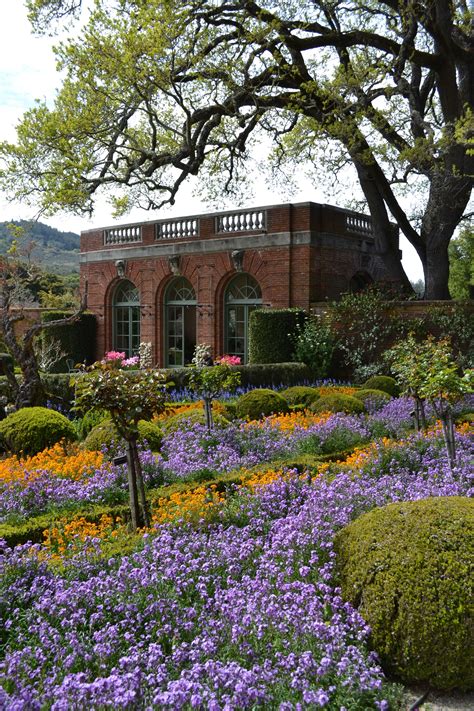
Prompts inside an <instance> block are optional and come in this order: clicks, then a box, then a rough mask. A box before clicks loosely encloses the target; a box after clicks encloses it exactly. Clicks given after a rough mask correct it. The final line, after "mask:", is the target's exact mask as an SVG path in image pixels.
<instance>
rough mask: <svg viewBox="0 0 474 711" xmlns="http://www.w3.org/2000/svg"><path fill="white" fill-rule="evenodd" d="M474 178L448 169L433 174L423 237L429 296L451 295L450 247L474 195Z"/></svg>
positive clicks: (431, 298) (428, 297)
mask: <svg viewBox="0 0 474 711" xmlns="http://www.w3.org/2000/svg"><path fill="white" fill-rule="evenodd" d="M471 189H472V181H471V180H470V179H469V178H460V177H457V176H456V175H454V174H450V173H449V172H448V171H445V172H440V173H437V174H435V175H433V177H432V179H431V185H430V195H429V199H428V203H427V206H426V210H425V214H424V215H423V220H422V225H421V238H422V240H423V242H424V243H425V245H426V263H425V264H423V269H424V273H425V299H427V300H436V299H442V300H446V299H450V298H451V296H450V294H449V287H448V279H449V257H448V247H449V243H450V241H451V239H452V236H453V234H454V231H455V229H456V227H457V226H458V224H459V221H460V220H461V217H462V216H463V214H464V211H465V209H466V206H467V204H468V202H469V198H470V195H471Z"/></svg>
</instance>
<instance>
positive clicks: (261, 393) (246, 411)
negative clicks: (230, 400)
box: [236, 388, 290, 420]
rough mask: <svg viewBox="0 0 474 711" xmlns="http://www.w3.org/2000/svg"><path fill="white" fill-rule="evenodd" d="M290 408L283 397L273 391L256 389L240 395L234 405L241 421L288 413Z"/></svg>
mask: <svg viewBox="0 0 474 711" xmlns="http://www.w3.org/2000/svg"><path fill="white" fill-rule="evenodd" d="M289 411H290V408H289V405H288V403H287V401H286V400H285V398H284V397H282V396H281V395H279V393H276V392H275V391H274V390H269V389H267V388H256V389H255V390H250V392H248V393H245V395H241V396H240V397H239V399H238V400H237V403H236V413H237V417H239V418H240V419H242V420H258V419H260V418H261V417H267V416H268V415H273V414H274V413H277V412H283V413H286V412H289Z"/></svg>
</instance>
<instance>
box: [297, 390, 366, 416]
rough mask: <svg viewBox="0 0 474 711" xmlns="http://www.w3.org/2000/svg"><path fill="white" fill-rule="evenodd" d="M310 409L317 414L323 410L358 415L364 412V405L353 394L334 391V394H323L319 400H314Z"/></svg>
mask: <svg viewBox="0 0 474 711" xmlns="http://www.w3.org/2000/svg"><path fill="white" fill-rule="evenodd" d="M309 409H310V410H311V412H314V413H315V414H318V413H322V412H345V413H346V414H347V415H358V414H360V413H361V412H364V405H363V403H362V402H361V400H358V399H357V398H356V397H353V396H352V395H344V394H343V393H334V395H322V396H321V397H320V398H319V400H316V401H315V402H313V403H312V404H311V405H310V406H309Z"/></svg>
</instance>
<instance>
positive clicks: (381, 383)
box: [362, 375, 400, 397]
mask: <svg viewBox="0 0 474 711" xmlns="http://www.w3.org/2000/svg"><path fill="white" fill-rule="evenodd" d="M362 387H363V388H370V389H371V390H383V391H384V392H385V393H388V394H389V395H391V396H392V397H398V396H399V395H400V388H399V387H398V383H397V381H396V380H395V378H391V377H390V376H389V375H374V376H372V377H371V378H369V379H368V380H367V381H366V382H365V383H364V384H363V386H362Z"/></svg>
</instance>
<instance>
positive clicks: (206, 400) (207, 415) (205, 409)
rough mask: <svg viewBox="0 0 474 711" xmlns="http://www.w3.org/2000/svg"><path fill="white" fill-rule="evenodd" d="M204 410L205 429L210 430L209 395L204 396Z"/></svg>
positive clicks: (210, 411) (210, 405) (210, 402)
mask: <svg viewBox="0 0 474 711" xmlns="http://www.w3.org/2000/svg"><path fill="white" fill-rule="evenodd" d="M203 399H204V412H205V413H206V425H207V431H208V432H210V431H211V430H212V426H213V424H214V423H213V420H212V400H211V398H209V397H204V398H203Z"/></svg>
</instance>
